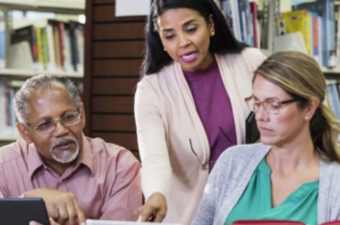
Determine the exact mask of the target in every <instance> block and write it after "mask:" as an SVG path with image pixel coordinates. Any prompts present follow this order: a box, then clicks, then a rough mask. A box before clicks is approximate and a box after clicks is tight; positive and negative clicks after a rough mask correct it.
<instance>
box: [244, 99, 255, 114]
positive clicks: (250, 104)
mask: <svg viewBox="0 0 340 225" xmlns="http://www.w3.org/2000/svg"><path fill="white" fill-rule="evenodd" d="M246 103H247V106H248V108H249V109H250V111H255V101H254V98H248V99H247V100H246Z"/></svg>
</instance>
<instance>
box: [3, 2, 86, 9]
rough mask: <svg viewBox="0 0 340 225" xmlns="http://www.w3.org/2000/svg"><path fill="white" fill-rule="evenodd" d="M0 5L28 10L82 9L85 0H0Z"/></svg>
mask: <svg viewBox="0 0 340 225" xmlns="http://www.w3.org/2000/svg"><path fill="white" fill-rule="evenodd" d="M0 5H6V6H10V7H11V8H19V9H20V8H25V9H28V10H36V9H38V8H41V9H44V8H45V9H50V10H52V11H54V10H58V9H59V11H60V10H70V11H78V12H80V11H84V10H85V0H0Z"/></svg>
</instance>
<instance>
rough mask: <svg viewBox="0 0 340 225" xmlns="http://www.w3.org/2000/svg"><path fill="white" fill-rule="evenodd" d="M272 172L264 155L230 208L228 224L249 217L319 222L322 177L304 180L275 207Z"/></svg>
mask: <svg viewBox="0 0 340 225" xmlns="http://www.w3.org/2000/svg"><path fill="white" fill-rule="evenodd" d="M270 174H271V170H270V168H269V166H268V164H267V162H266V160H265V158H264V159H263V160H262V161H261V163H260V164H259V166H258V167H257V169H256V170H255V172H254V174H253V175H252V177H251V179H250V181H249V184H248V186H247V188H246V190H245V191H244V192H243V194H242V195H241V198H240V199H239V201H238V202H237V204H236V205H235V207H234V208H233V209H232V210H231V212H230V214H229V216H228V218H227V220H226V222H225V225H227V224H231V223H233V222H234V221H236V220H247V219H248V220H256V219H268V220H270V219H272V220H295V221H301V222H304V223H306V224H309V225H316V224H317V204H318V194H319V180H316V181H314V182H309V183H304V184H303V185H301V186H300V187H299V188H298V189H297V190H295V191H294V192H293V193H291V194H290V195H289V196H288V197H287V198H286V199H285V200H284V201H283V202H282V203H281V204H280V205H278V206H276V207H274V208H272V196H271V193H272V191H271V181H270Z"/></svg>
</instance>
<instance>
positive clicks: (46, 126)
mask: <svg viewBox="0 0 340 225" xmlns="http://www.w3.org/2000/svg"><path fill="white" fill-rule="evenodd" d="M54 129H55V123H54V122H53V121H52V120H47V121H45V122H43V123H41V124H39V125H38V126H37V131H38V132H40V133H49V132H51V131H53V130H54Z"/></svg>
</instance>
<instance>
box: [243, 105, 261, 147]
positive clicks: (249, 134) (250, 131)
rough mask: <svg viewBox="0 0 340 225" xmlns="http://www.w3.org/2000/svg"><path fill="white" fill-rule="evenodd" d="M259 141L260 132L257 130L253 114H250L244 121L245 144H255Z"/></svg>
mask: <svg viewBox="0 0 340 225" xmlns="http://www.w3.org/2000/svg"><path fill="white" fill-rule="evenodd" d="M259 139H260V132H259V130H258V129H257V125H256V120H255V114H254V112H251V113H250V114H249V116H248V117H247V119H246V144H251V143H255V142H257V141H258V140H259Z"/></svg>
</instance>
